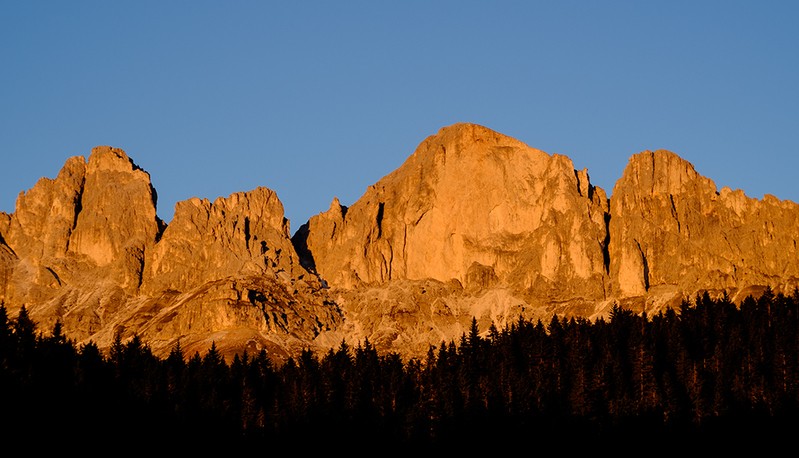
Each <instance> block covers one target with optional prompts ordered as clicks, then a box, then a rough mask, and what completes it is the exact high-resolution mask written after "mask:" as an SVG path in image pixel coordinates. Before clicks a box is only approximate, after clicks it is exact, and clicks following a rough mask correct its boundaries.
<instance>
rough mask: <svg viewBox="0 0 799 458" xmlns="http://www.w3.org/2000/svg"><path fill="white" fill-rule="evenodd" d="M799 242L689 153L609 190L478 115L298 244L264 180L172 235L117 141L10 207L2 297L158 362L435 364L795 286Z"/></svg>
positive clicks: (648, 162)
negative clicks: (330, 355) (456, 355)
mask: <svg viewBox="0 0 799 458" xmlns="http://www.w3.org/2000/svg"><path fill="white" fill-rule="evenodd" d="M797 239H799V206H797V204H796V203H793V202H790V201H785V200H779V199H777V198H775V197H773V196H766V197H765V198H764V199H762V200H758V199H754V198H749V197H747V196H746V195H745V194H744V193H743V191H740V190H736V191H733V190H730V189H729V188H723V189H721V190H720V191H719V190H717V189H716V186H715V184H714V183H713V182H712V181H711V180H710V179H708V178H705V177H703V176H701V175H699V174H698V173H697V172H696V170H695V169H694V167H693V166H692V165H691V164H690V163H689V162H688V161H686V160H684V159H682V158H680V157H679V156H678V155H676V154H674V153H671V152H668V151H645V152H641V153H638V154H635V155H633V156H632V157H631V158H630V160H629V163H628V165H627V167H626V168H625V170H624V171H623V173H622V175H621V178H620V179H619V180H618V182H617V183H616V185H615V186H614V189H613V193H612V196H611V197H608V196H607V193H606V192H605V191H604V190H603V189H601V188H599V187H596V186H593V185H592V184H591V183H590V179H589V176H588V172H587V170H585V169H581V170H578V169H577V168H575V166H574V164H573V163H572V161H571V160H570V159H569V158H568V157H566V156H562V155H557V154H554V155H550V154H547V153H545V152H543V151H540V150H537V149H534V148H531V147H529V146H527V145H526V144H524V143H522V142H520V141H518V140H516V139H513V138H510V137H508V136H505V135H502V134H500V133H498V132H495V131H493V130H491V129H488V128H486V127H483V126H479V125H475V124H465V123H464V124H455V125H452V126H447V127H444V128H442V129H441V130H440V131H439V132H437V133H436V134H435V135H431V136H430V137H428V138H427V139H425V140H424V141H423V142H422V143H421V144H420V145H419V146H418V148H417V149H416V151H415V152H414V153H413V154H411V155H410V157H409V158H408V159H407V160H406V161H405V163H404V164H402V165H401V166H400V167H399V168H398V169H397V170H395V171H393V172H391V173H390V174H388V175H386V176H385V177H383V178H382V179H380V180H379V181H377V182H376V183H375V184H374V185H372V186H370V187H369V188H368V189H367V190H366V192H365V193H364V195H363V196H362V197H361V198H360V199H358V201H356V202H355V203H354V204H352V205H351V206H349V207H345V206H343V205H341V203H340V202H339V201H338V199H335V198H334V199H333V201H332V203H331V205H330V208H329V209H328V210H327V211H326V212H323V213H320V214H318V215H316V216H313V217H312V218H311V219H310V220H309V221H308V222H307V223H305V224H303V225H302V226H301V227H300V228H299V230H298V231H297V232H296V233H295V234H294V235H293V236H292V235H291V234H290V228H289V223H288V221H287V220H286V219H285V217H284V212H283V205H282V203H281V202H280V200H279V198H278V196H277V195H276V193H275V192H274V191H272V190H270V189H268V188H265V187H259V188H256V189H253V190H250V191H246V192H239V193H235V194H232V195H230V196H228V197H220V198H217V199H216V200H214V201H213V202H211V201H209V200H207V199H199V198H192V199H189V200H186V201H183V202H179V203H178V204H177V205H176V207H175V213H174V217H173V219H172V221H171V222H170V223H169V224H168V225H167V224H165V223H164V222H163V221H162V220H160V219H159V218H158V216H157V214H156V192H155V190H154V189H153V187H152V185H151V182H150V177H149V174H148V173H147V172H145V171H144V170H143V169H141V168H140V167H139V166H137V165H136V164H135V163H134V162H133V161H132V160H131V159H130V158H129V157H128V156H127V154H126V153H125V152H124V151H122V150H120V149H116V148H112V147H107V146H103V147H97V148H94V149H93V150H92V151H91V154H90V155H89V157H88V159H86V158H84V157H72V158H69V159H68V160H67V161H66V163H65V164H64V167H63V168H62V170H61V172H60V173H59V174H58V176H57V177H56V178H55V179H49V178H42V179H41V180H39V182H37V183H36V185H35V186H34V187H33V188H31V189H30V190H28V191H27V192H23V193H21V194H20V195H19V197H18V199H17V205H16V209H15V211H14V213H12V214H5V213H0V300H2V301H3V303H4V304H5V305H6V307H7V308H8V309H9V312H10V314H11V315H12V316H14V315H15V313H16V312H17V311H18V310H19V309H20V308H21V307H22V306H23V305H25V306H26V308H27V309H28V311H29V312H30V315H31V317H32V318H33V319H34V320H35V321H36V322H37V323H39V326H40V328H41V329H42V330H49V329H50V328H51V327H52V326H53V325H54V324H55V322H56V320H60V321H61V322H62V324H63V327H64V332H65V333H66V335H67V336H69V337H70V338H73V339H75V340H76V341H77V342H88V341H93V342H95V343H97V344H98V346H100V347H101V348H107V347H108V346H110V345H111V344H112V343H113V341H114V339H115V338H116V337H117V336H119V337H120V338H123V339H125V338H129V337H132V336H133V335H137V336H139V337H140V338H142V340H143V341H144V342H146V343H147V344H148V345H149V346H150V347H151V348H152V349H153V351H154V352H155V353H156V354H157V355H160V356H165V355H166V354H168V353H169V351H170V350H171V349H172V348H174V347H175V345H176V344H178V343H179V344H180V346H181V348H182V349H183V350H184V352H186V353H188V354H193V353H194V352H200V353H204V352H205V351H207V349H208V348H210V346H211V345H215V346H216V347H217V349H218V350H219V351H220V352H221V353H222V354H223V355H226V356H231V355H233V354H235V353H240V352H242V351H243V350H244V349H247V350H248V351H249V352H255V351H259V350H261V349H265V350H266V351H267V353H268V354H269V355H270V356H271V357H272V358H273V359H275V360H285V359H286V358H287V357H289V356H295V355H297V354H298V353H299V352H300V351H302V350H303V349H310V350H314V351H327V350H329V349H331V348H335V347H338V346H339V345H340V344H341V343H342V342H348V343H350V344H359V343H362V342H364V341H365V340H366V339H368V341H369V342H370V343H371V344H373V345H374V346H375V347H376V348H378V349H380V350H382V351H396V352H398V353H400V354H402V355H403V356H405V357H418V356H423V355H424V354H425V353H426V352H427V350H428V348H429V346H430V345H438V344H440V343H441V342H444V341H446V342H448V341H453V340H454V341H458V340H459V339H460V337H461V335H463V334H464V333H466V332H468V330H469V328H470V326H471V323H472V319H473V318H474V319H476V320H477V323H478V325H479V329H480V330H482V331H483V332H486V331H487V330H488V329H489V328H490V326H491V325H492V324H493V325H495V326H497V327H502V326H504V325H506V324H508V323H511V322H514V321H516V320H518V319H519V318H520V317H522V318H526V319H533V320H536V319H540V320H542V321H544V322H547V321H548V320H549V319H550V318H551V317H552V315H553V314H558V315H563V316H576V317H586V318H590V319H594V318H598V317H602V316H605V315H606V314H607V313H609V311H610V310H611V308H612V307H613V305H615V304H620V305H622V306H624V307H626V308H629V309H632V310H634V311H637V312H641V311H646V312H647V313H656V312H658V311H661V310H664V309H665V308H666V307H669V306H673V307H674V306H677V305H679V303H680V302H681V301H682V300H683V299H685V298H688V299H691V298H693V297H695V296H696V295H697V294H702V293H704V292H708V294H710V295H712V296H714V297H717V296H720V295H723V294H727V295H729V296H730V297H732V298H734V299H735V300H740V299H742V298H743V297H745V296H746V295H750V294H755V295H756V294H759V293H760V292H762V291H763V290H764V289H765V288H766V287H771V288H772V289H773V290H774V291H775V292H791V291H792V290H793V288H795V287H797V285H799V256H797V247H796V241H797Z"/></svg>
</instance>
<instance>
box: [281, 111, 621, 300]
mask: <svg viewBox="0 0 799 458" xmlns="http://www.w3.org/2000/svg"><path fill="white" fill-rule="evenodd" d="M607 211H608V202H607V199H606V197H605V193H604V191H602V190H601V189H599V188H596V187H594V186H592V185H591V184H590V182H589V180H588V175H587V173H586V172H585V171H583V172H577V171H575V169H574V166H573V164H572V162H571V161H570V160H569V159H568V158H567V157H565V156H561V155H549V154H547V153H544V152H542V151H539V150H536V149H534V148H531V147H529V146H527V145H525V144H524V143H522V142H520V141H518V140H515V139H512V138H510V137H507V136H504V135H502V134H499V133H497V132H494V131H492V130H490V129H487V128H485V127H482V126H478V125H474V124H456V125H454V126H449V127H446V128H444V129H441V130H440V131H439V132H438V134H436V135H434V136H431V137H429V138H427V139H426V140H425V141H424V142H422V144H421V145H419V147H418V148H417V150H416V151H415V152H414V153H413V154H412V155H411V156H410V157H409V158H408V160H407V161H406V162H405V163H404V164H403V165H402V166H401V167H400V168H399V169H397V170H396V171H394V172H392V173H391V174H389V175H387V176H386V177H384V178H383V179H381V180H380V181H378V182H377V183H376V184H374V185H373V186H370V187H369V189H368V190H367V191H366V192H365V194H364V195H363V196H362V197H361V198H360V199H359V200H358V201H357V202H356V203H355V204H353V205H352V206H351V207H349V208H346V207H343V206H342V205H341V204H340V202H339V201H338V200H337V199H336V200H334V201H333V203H332V204H331V206H330V209H329V210H328V211H327V212H325V213H322V214H319V215H316V216H314V217H312V218H311V219H310V221H309V222H308V223H307V224H306V225H304V226H303V227H302V228H301V229H300V231H298V233H297V234H296V235H295V237H294V242H295V245H296V246H297V247H298V252H299V253H300V254H301V256H303V262H304V263H305V264H306V265H307V266H308V267H309V268H313V269H315V271H316V272H318V273H319V274H320V275H321V277H322V278H323V279H324V280H326V281H327V282H328V283H329V284H330V285H331V286H333V287H338V288H345V289H348V288H353V287H356V286H359V285H376V284H382V283H386V282H389V281H392V280H405V279H407V280H424V279H434V280H438V281H441V282H448V281H450V280H457V281H458V282H460V283H461V284H464V285H465V286H466V287H470V286H472V287H474V286H477V287H478V288H479V287H483V286H485V285H486V282H488V283H490V284H492V285H497V286H501V287H508V288H512V289H513V290H515V291H518V292H521V293H522V294H523V295H525V296H526V297H527V298H531V299H532V298H546V299H547V300H550V299H551V300H557V301H566V300H573V299H578V300H601V299H604V298H605V294H606V291H605V285H606V283H607V278H606V277H607V272H606V266H607V255H606V251H605V243H606V234H607V230H606V214H607Z"/></svg>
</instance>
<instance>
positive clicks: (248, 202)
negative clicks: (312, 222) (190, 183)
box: [145, 187, 305, 293]
mask: <svg viewBox="0 0 799 458" xmlns="http://www.w3.org/2000/svg"><path fill="white" fill-rule="evenodd" d="M289 237H290V236H289V226H288V220H286V218H285V217H284V213H283V204H282V203H281V202H280V200H279V199H278V197H277V194H275V192H274V191H272V190H271V189H267V188H263V187H261V188H257V189H254V190H252V191H249V192H239V193H235V194H232V195H230V196H229V197H227V198H221V197H220V198H218V199H216V200H215V201H214V202H213V203H211V202H210V201H208V199H198V198H193V199H189V200H186V201H182V202H178V204H177V205H176V206H175V215H174V217H173V219H172V222H171V223H170V224H169V226H168V227H167V228H166V230H165V231H164V234H163V236H162V238H161V240H160V241H159V242H158V244H157V245H156V246H155V248H154V249H153V250H151V252H150V255H149V257H148V259H147V278H146V280H145V290H147V291H149V292H151V293H153V292H159V291H165V290H175V291H187V290H189V289H192V288H195V287H197V286H199V285H201V284H203V283H206V282H209V281H214V280H218V279H222V278H226V277H229V276H236V275H272V276H274V275H278V274H282V275H283V276H284V277H287V278H297V277H302V276H303V274H304V273H305V272H304V269H302V267H301V266H300V265H299V261H298V259H297V254H296V253H295V251H294V246H293V245H292V244H291V240H290V238H289Z"/></svg>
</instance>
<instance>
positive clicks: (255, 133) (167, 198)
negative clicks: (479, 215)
mask: <svg viewBox="0 0 799 458" xmlns="http://www.w3.org/2000/svg"><path fill="white" fill-rule="evenodd" d="M798 22H799V2H796V1H765V0H764V1H735V0H726V1H703V0H693V1H680V0H676V1H675V0H670V1H647V0H638V1H613V0H608V1H587V0H586V1H569V0H559V1H518V2H516V1H503V0H492V1H468V0H461V1H435V0H426V1H416V0H405V1H401V2H400V1H375V0H372V1H338V2H332V1H302V0H298V1H289V2H286V1H280V2H278V1H266V0H264V1H252V2H251V1H236V0H231V1H203V0H192V1H188V0H169V1H162V0H159V1H149V0H137V1H115V2H108V1H83V0H72V1H69V2H65V1H58V0H52V1H41V0H26V1H11V0H0V211H4V212H7V213H11V212H13V211H14V208H15V202H16V198H17V195H18V194H19V193H20V192H21V191H26V190H28V189H30V188H31V187H33V185H35V183H36V182H37V181H38V180H39V178H41V177H49V178H55V177H56V176H57V174H58V171H59V170H60V169H61V167H62V166H63V165H64V162H65V161H66V160H67V159H68V158H69V157H71V156H78V155H81V156H85V157H88V155H89V154H90V152H91V149H92V148H93V147H95V146H99V145H110V146H114V147H117V148H122V149H123V150H125V152H126V153H127V154H128V156H129V157H131V158H132V159H133V161H134V162H135V163H136V164H137V165H138V166H139V167H141V168H142V169H144V170H146V171H147V172H148V173H149V174H150V178H151V180H152V183H153V186H154V188H155V189H156V191H157V193H158V206H157V212H158V215H159V216H160V217H161V218H162V219H164V220H165V221H167V222H169V221H170V220H171V218H172V216H173V212H174V206H175V203H176V202H178V201H181V200H185V199H189V198H191V197H200V198H207V199H209V200H212V201H213V200H214V199H216V198H217V197H220V196H222V197H226V196H228V195H230V194H232V193H234V192H240V191H248V190H251V189H254V188H256V187H259V186H264V187H267V188H270V189H272V190H274V191H275V192H276V193H277V195H278V197H279V198H280V200H281V202H282V203H283V206H284V208H285V214H286V217H287V218H289V219H290V221H291V231H292V232H294V231H296V230H297V229H298V228H299V227H300V225H301V224H303V223H305V222H306V221H307V220H308V218H310V217H311V216H313V215H315V214H317V213H320V212H323V211H325V210H327V209H328V207H329V206H330V202H331V200H332V199H333V198H334V197H338V198H339V199H340V200H341V203H342V204H344V205H351V204H353V203H354V202H355V201H356V200H357V199H358V198H359V197H360V196H361V195H362V194H363V193H364V192H365V191H366V189H367V187H368V186H370V185H371V184H374V183H375V182H377V181H378V180H379V179H380V178H382V177H383V176H385V175H387V174H388V173H390V172H392V171H393V170H395V169H396V168H397V167H399V166H400V165H401V164H402V163H403V162H404V161H405V159H407V157H408V156H410V155H411V154H412V153H413V151H414V150H415V149H416V147H417V146H418V145H419V143H421V142H422V141H423V140H424V139H425V138H426V137H428V136H430V135H433V134H435V133H436V132H437V131H438V130H439V129H440V128H442V127H445V126H448V125H451V124H454V123H459V122H472V123H477V124H481V125H483V126H486V127H488V128H491V129H493V130H495V131H497V132H500V133H503V134H506V135H509V136H511V137H514V138H516V139H518V140H521V141H523V142H524V143H526V144H528V145H529V146H532V147H534V148H538V149H540V150H543V151H545V152H547V153H549V154H555V153H557V154H563V155H566V156H568V157H569V158H571V160H572V161H573V163H574V166H575V168H576V169H583V168H587V169H588V173H589V175H590V177H591V181H592V183H593V184H594V185H596V186H599V187H601V188H603V189H605V191H606V192H607V193H608V195H612V188H613V185H614V183H615V182H616V180H617V179H618V178H619V177H620V176H621V174H622V172H623V170H624V167H625V165H626V163H627V161H628V159H629V158H630V156H632V155H633V154H635V153H638V152H641V151H644V150H657V149H667V150H670V151H673V152H675V153H677V154H679V155H680V156H681V157H683V158H685V159H686V160H688V161H689V162H691V163H692V164H693V165H694V167H695V168H696V170H697V171H698V172H699V173H700V174H702V175H704V176H707V177H708V178H711V179H712V180H713V181H714V182H715V184H716V186H717V188H718V189H721V187H723V186H729V187H730V188H732V189H742V190H744V191H745V193H746V194H747V195H748V196H750V197H756V198H762V197H763V195H764V194H772V195H775V196H777V197H778V198H780V199H788V200H792V201H794V202H799V182H797V179H796V177H797V174H799V142H798V141H797V140H799V138H798V137H799V27H796V24H797V23H798Z"/></svg>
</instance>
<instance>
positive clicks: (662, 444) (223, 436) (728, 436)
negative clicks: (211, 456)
mask: <svg viewBox="0 0 799 458" xmlns="http://www.w3.org/2000/svg"><path fill="white" fill-rule="evenodd" d="M485 331H487V332H483V330H480V329H478V326H477V321H476V320H475V321H472V326H471V329H470V331H469V332H468V333H467V334H464V335H462V336H461V338H460V339H459V340H458V341H450V342H441V343H440V345H436V346H431V347H430V349H429V351H428V353H427V356H426V357H425V358H422V359H411V360H409V361H404V360H403V359H402V358H401V357H400V355H397V354H393V353H390V354H381V353H380V352H378V351H377V350H376V349H375V348H374V347H373V346H372V345H371V344H370V343H369V342H368V341H365V342H362V343H358V344H349V343H347V342H341V344H340V346H339V347H338V348H337V349H335V350H330V351H328V352H326V353H324V354H314V353H312V352H310V351H305V352H303V353H302V354H301V355H299V356H297V357H296V358H291V359H289V360H288V361H287V362H286V363H285V364H281V365H277V364H275V363H274V362H272V361H270V359H269V357H268V355H267V354H266V353H265V352H263V351H261V352H260V353H257V354H247V353H244V354H241V355H236V356H235V357H234V358H233V359H232V361H226V360H224V359H223V358H222V357H221V356H220V354H219V352H217V351H216V347H215V346H212V347H211V349H210V350H209V351H208V352H207V353H206V354H204V355H201V354H199V353H195V354H193V355H187V354H184V352H183V351H182V349H181V348H180V346H179V345H176V346H175V348H174V349H173V350H172V352H171V354H170V355H169V356H168V357H166V358H163V359H160V358H157V357H155V356H154V355H153V354H152V352H151V351H150V350H149V348H148V347H147V345H146V344H144V343H143V342H142V340H141V339H139V338H138V337H136V336H134V337H133V338H130V339H127V340H125V341H123V340H122V339H121V338H119V337H118V338H117V339H116V341H115V342H114V344H113V345H112V347H111V348H110V350H109V351H107V352H102V351H100V349H99V348H98V347H97V346H96V345H95V344H93V343H88V344H82V345H76V344H75V343H74V342H73V341H71V340H70V339H69V338H67V337H66V336H65V335H64V334H63V332H62V329H61V325H60V323H56V325H55V326H54V327H53V329H51V330H48V331H47V332H43V331H42V330H40V329H38V327H37V324H36V323H35V322H33V321H32V320H31V318H30V316H29V314H28V311H27V310H26V309H25V308H24V307H23V308H22V309H21V310H20V312H19V314H18V315H17V316H16V317H13V318H12V317H10V316H9V314H8V312H7V310H6V308H5V307H4V306H0V408H1V409H2V410H1V411H0V415H2V421H3V425H4V426H3V428H2V430H1V432H0V434H2V436H4V437H5V439H4V440H3V441H4V442H6V443H8V442H9V441H12V442H18V443H25V444H29V446H31V447H38V448H41V447H45V446H50V447H53V448H57V449H58V450H68V449H74V450H76V451H79V450H84V451H86V450H92V449H94V448H96V447H99V445H98V444H115V445H114V447H115V448H122V449H125V450H127V451H131V452H132V451H135V450H139V451H142V452H144V451H146V450H151V451H152V450H166V449H167V448H168V447H171V448H174V449H175V450H183V451H187V450H191V449H194V450H196V451H200V452H202V451H206V452H207V451H209V450H211V448H210V447H220V448H223V449H225V450H228V451H241V452H244V451H247V452H252V451H256V452H258V451H261V452H264V453H261V454H264V455H267V454H270V453H266V452H267V451H275V450H295V451H297V452H302V454H316V453H329V452H331V451H333V450H338V451H351V452H356V451H358V450H360V451H363V452H365V453H369V454H384V455H391V454H392V452H396V453H398V454H399V453H406V452H413V451H416V450H423V451H428V452H429V451H435V450H442V451H452V452H455V451H465V452H475V453H476V452H477V451H478V450H495V451H496V450H501V449H503V448H505V447H507V448H508V450H511V449H513V450H518V447H522V446H523V447H525V450H527V451H528V452H529V453H525V454H528V455H531V454H535V453H533V451H534V450H539V449H540V450H544V449H546V450H553V448H552V447H556V448H557V449H562V450H565V451H572V452H575V451H580V450H582V451H590V450H598V449H600V448H604V449H605V450H611V451H614V450H615V451H617V452H619V453H621V452H623V451H624V450H629V451H633V450H637V451H639V452H640V451H641V450H649V451H652V450H653V449H654V450H661V451H664V450H667V449H669V448H671V449H673V451H679V450H681V449H684V448H686V447H693V448H694V449H695V448H696V447H699V446H706V447H708V448H709V449H713V450H718V449H719V448H721V447H729V448H738V447H744V446H746V447H758V448H759V449H761V450H762V449H763V448H765V447H769V446H773V445H775V444H786V443H792V442H791V441H792V440H793V436H794V435H795V434H796V431H799V430H798V429H796V427H797V426H799V421H797V420H798V419H799V291H794V293H793V294H791V295H783V294H774V293H773V292H772V291H771V290H767V291H766V293H765V294H763V295H762V296H760V297H757V298H753V297H751V296H750V297H747V298H746V299H745V300H744V301H742V302H741V303H740V304H734V303H732V302H731V301H730V300H729V298H727V297H726V296H725V297H722V298H720V299H711V298H710V297H709V296H708V295H707V294H704V295H701V296H697V297H696V298H695V300H693V301H687V300H686V301H683V303H682V305H681V306H680V307H679V308H678V309H676V310H675V309H668V310H666V311H665V312H661V313H658V314H656V315H652V316H647V315H646V314H645V313H644V314H636V313H633V312H631V311H629V310H625V309H622V308H620V307H618V306H616V307H614V309H613V311H612V313H611V314H610V316H609V317H608V318H607V319H598V320H593V321H589V320H586V319H583V318H574V317H572V318H564V317H558V316H553V317H552V319H551V320H550V321H549V322H548V323H543V322H541V321H537V322H530V321H525V320H523V319H521V318H520V319H518V320H517V321H515V322H514V323H513V324H511V325H509V326H506V327H504V328H501V329H499V328H497V327H496V326H493V325H492V326H491V327H490V328H489V329H487V330H485ZM640 447H645V448H643V449H641V448H640ZM375 450H381V452H379V453H371V452H374V451H375ZM739 450H741V449H739Z"/></svg>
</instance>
